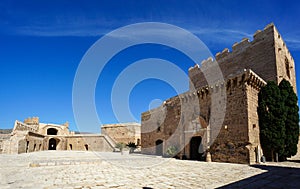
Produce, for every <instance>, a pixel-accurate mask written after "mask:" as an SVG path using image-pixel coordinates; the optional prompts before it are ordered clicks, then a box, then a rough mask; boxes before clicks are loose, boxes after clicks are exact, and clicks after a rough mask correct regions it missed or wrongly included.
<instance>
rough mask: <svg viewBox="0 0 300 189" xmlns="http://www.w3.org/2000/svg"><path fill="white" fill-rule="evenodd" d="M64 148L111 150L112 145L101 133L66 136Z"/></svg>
mask: <svg viewBox="0 0 300 189" xmlns="http://www.w3.org/2000/svg"><path fill="white" fill-rule="evenodd" d="M66 141H67V149H66V150H79V151H99V152H112V151H113V149H114V146H111V145H110V143H109V142H108V141H107V140H106V138H105V137H104V136H103V135H80V136H79V135H77V136H76V135H74V136H67V137H66Z"/></svg>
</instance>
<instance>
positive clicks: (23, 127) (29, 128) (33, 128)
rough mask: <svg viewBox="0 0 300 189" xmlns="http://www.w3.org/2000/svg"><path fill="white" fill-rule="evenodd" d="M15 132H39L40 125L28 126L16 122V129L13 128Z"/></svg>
mask: <svg viewBox="0 0 300 189" xmlns="http://www.w3.org/2000/svg"><path fill="white" fill-rule="evenodd" d="M13 131H31V132H37V131H38V125H27V124H25V123H22V122H20V121H18V120H16V121H15V125H14V128H13Z"/></svg>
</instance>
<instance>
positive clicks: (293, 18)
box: [0, 0, 300, 130]
mask: <svg viewBox="0 0 300 189" xmlns="http://www.w3.org/2000/svg"><path fill="white" fill-rule="evenodd" d="M299 8H300V3H299V2H298V1H263V2H261V1H246V2H240V1H221V0H220V1H214V0H210V1H189V0H185V1H161V0H160V1H156V0H154V1H138V0H137V1H130V0H128V1H43V2H42V1H32V0H28V1H21V0H20V1H14V0H2V1H1V2H0V65H1V68H0V128H12V127H13V123H14V121H15V120H16V119H18V120H24V119H25V118H26V117H29V116H38V117H40V120H41V122H51V123H64V122H65V121H69V122H70V125H71V126H70V129H71V130H78V129H77V128H76V123H75V121H74V116H73V111H72V85H73V79H74V76H75V73H76V69H77V67H78V65H79V63H80V61H81V59H82V57H83V56H84V54H85V52H86V51H87V50H88V49H89V48H90V47H91V46H92V45H93V44H94V43H95V42H96V41H97V40H98V39H99V38H100V37H101V36H103V35H105V34H106V33H107V32H110V31H112V30H114V29H117V28H119V27H121V26H125V25H128V24H134V23H138V22H165V23H169V24H174V25H177V26H179V27H182V28H184V29H186V30H189V31H191V32H192V33H194V34H195V35H197V36H198V37H199V38H200V39H201V40H202V41H203V42H204V43H205V44H206V45H207V46H208V48H209V49H210V50H211V52H212V53H213V54H215V53H216V52H218V51H222V50H223V49H224V48H226V47H228V48H231V46H232V44H233V43H234V42H237V41H240V40H241V39H242V38H244V37H249V38H250V39H251V37H252V34H253V33H255V31H256V30H258V29H263V28H264V27H265V26H266V25H267V24H269V23H270V22H274V23H275V25H276V27H277V28H278V30H279V32H280V33H281V34H282V36H283V39H284V40H285V41H286V44H287V46H288V48H289V49H290V51H291V54H292V56H293V57H294V59H295V62H296V72H297V83H299V82H300V81H299V77H300V75H299V74H300V70H299V69H300V68H299V66H298V65H297V63H298V62H300V19H298V18H300V13H299ZM162 49H163V50H164V53H163V54H162V53H161V50H162ZM149 57H159V58H162V59H167V60H169V61H171V62H174V63H176V64H177V65H178V66H179V67H180V68H181V69H183V70H185V71H186V72H187V71H188V68H189V67H191V66H193V65H194V63H193V62H192V61H191V60H190V59H188V58H187V57H185V56H184V55H182V54H181V53H178V52H176V51H174V50H173V49H171V48H166V47H161V46H158V45H140V46H135V47H132V48H129V49H126V50H124V51H122V52H121V53H119V54H118V55H117V56H115V57H114V58H113V59H112V60H111V61H110V62H109V64H108V65H107V67H105V70H104V72H103V74H101V76H100V78H99V79H98V83H99V82H101V83H102V84H103V83H105V85H104V86H105V87H104V88H99V87H97V89H96V94H95V98H96V108H97V111H98V114H99V117H100V118H101V121H102V123H114V122H116V121H117V120H116V119H115V117H114V115H113V112H112V108H111V105H110V91H111V88H112V84H113V82H114V80H115V78H116V77H117V76H118V74H119V73H120V71H122V69H124V68H126V66H128V65H129V64H131V63H133V62H134V61H137V60H139V59H143V58H149ZM97 86H98V84H97ZM187 87H188V84H187ZM298 91H299V87H298ZM298 93H299V92H298ZM174 95H176V93H175V91H174V89H172V87H171V86H170V85H168V84H167V83H164V82H160V81H158V80H155V79H152V80H146V81H145V82H142V83H140V84H138V85H137V86H136V87H135V88H134V89H133V91H132V93H131V97H130V108H131V111H132V113H133V114H134V116H135V118H136V120H126V121H139V117H140V113H141V112H143V111H147V110H148V109H149V103H150V102H151V101H152V100H153V99H167V98H169V97H171V96H174Z"/></svg>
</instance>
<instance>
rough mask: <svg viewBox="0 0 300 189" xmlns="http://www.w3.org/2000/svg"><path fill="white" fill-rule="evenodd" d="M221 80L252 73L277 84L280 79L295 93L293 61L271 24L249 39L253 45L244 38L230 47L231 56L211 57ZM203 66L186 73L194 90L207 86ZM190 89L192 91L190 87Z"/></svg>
mask: <svg viewBox="0 0 300 189" xmlns="http://www.w3.org/2000/svg"><path fill="white" fill-rule="evenodd" d="M215 59H216V61H217V62H218V66H220V68H221V70H222V73H223V77H224V78H225V80H226V79H227V78H229V77H230V76H231V75H235V74H237V73H238V72H240V71H241V70H243V69H251V70H253V71H254V72H255V73H256V74H257V75H258V76H259V77H261V78H262V79H263V80H265V81H269V80H274V81H276V82H278V83H279V82H280V81H281V79H282V78H285V79H287V80H289V81H290V83H291V84H292V85H293V86H294V89H296V81H295V66H294V60H293V58H292V56H291V55H290V53H289V51H288V49H287V47H286V45H285V43H284V41H283V40H282V38H281V36H280V34H279V33H278V31H277V29H276V28H275V26H274V25H273V24H269V25H268V26H266V27H265V29H264V30H263V31H260V30H258V31H257V32H256V33H255V34H254V35H253V41H251V42H250V41H249V40H248V39H246V38H244V39H243V40H242V41H241V42H239V43H235V44H234V45H233V46H232V52H230V51H229V49H228V48H225V49H224V50H223V51H222V52H219V53H217V54H216V57H215ZM285 60H287V61H288V62H289V70H290V77H288V76H287V74H286V66H285ZM204 70H205V69H203V65H201V66H199V65H195V66H194V67H192V68H190V69H189V76H190V80H191V83H190V84H194V86H195V87H196V88H200V87H203V86H205V85H207V81H206V78H205V77H204V75H203V71H204ZM190 89H192V87H191V85H190Z"/></svg>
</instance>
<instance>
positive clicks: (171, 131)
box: [141, 70, 264, 163]
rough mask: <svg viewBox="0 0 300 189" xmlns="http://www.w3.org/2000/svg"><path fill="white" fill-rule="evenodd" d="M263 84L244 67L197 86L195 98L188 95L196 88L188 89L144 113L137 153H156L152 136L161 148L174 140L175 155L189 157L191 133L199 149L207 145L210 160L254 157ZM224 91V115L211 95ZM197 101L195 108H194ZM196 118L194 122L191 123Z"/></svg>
mask: <svg viewBox="0 0 300 189" xmlns="http://www.w3.org/2000/svg"><path fill="white" fill-rule="evenodd" d="M262 85H264V82H263V80H262V79H260V78H259V77H258V76H257V75H256V74H254V73H253V72H252V71H250V70H247V71H245V72H244V73H242V74H239V75H238V76H235V77H233V78H230V79H228V80H227V81H226V83H224V84H221V85H220V86H212V87H203V88H201V89H199V90H198V91H197V92H196V94H197V97H196V99H198V102H196V101H194V100H193V99H195V97H193V95H195V93H190V92H189V93H186V94H181V95H179V96H176V97H173V98H171V99H168V100H166V103H165V104H164V105H162V106H161V107H159V108H157V109H154V110H150V111H148V112H145V113H143V114H142V134H141V135H142V136H141V137H142V153H145V154H156V141H157V140H162V141H163V142H164V143H163V152H164V154H165V151H166V150H167V148H168V146H169V144H172V145H174V144H175V145H177V147H179V148H180V149H182V150H180V152H179V156H182V155H185V157H187V158H188V159H189V158H190V152H191V149H190V140H191V138H192V137H195V136H201V137H202V144H203V147H204V149H207V147H208V146H210V153H211V157H212V161H217V162H231V163H254V162H255V161H256V159H255V158H256V154H255V148H256V147H257V146H258V144H259V133H258V115H257V113H256V108H257V94H258V91H259V89H260V87H261V86H262ZM224 93H226V100H225V99H223V100H224V102H225V103H226V109H225V117H224V120H223V117H222V112H218V110H220V109H218V108H220V107H221V106H223V104H222V102H221V101H219V100H216V98H214V97H215V96H216V94H224ZM212 100H214V101H212ZM194 103H199V104H194ZM197 106H198V107H199V109H198V110H197V109H196V110H195V107H197ZM213 106H215V107H213ZM184 108H186V109H184ZM164 114H165V115H164ZM195 122H197V123H198V124H199V125H200V127H199V128H195V124H193V123H195ZM253 125H256V126H255V128H253ZM158 128H159V129H158ZM178 131H179V132H178ZM208 133H209V134H208ZM208 135H209V138H208V137H207V136H208ZM176 139H177V141H176ZM213 139H215V140H214V141H212V140H213ZM207 142H210V143H207ZM168 143H169V144H168Z"/></svg>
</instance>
